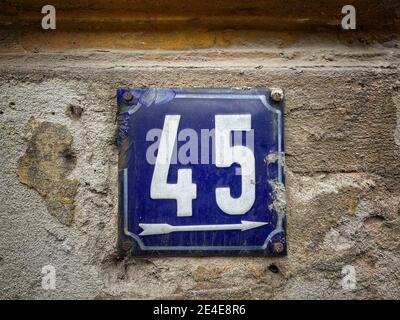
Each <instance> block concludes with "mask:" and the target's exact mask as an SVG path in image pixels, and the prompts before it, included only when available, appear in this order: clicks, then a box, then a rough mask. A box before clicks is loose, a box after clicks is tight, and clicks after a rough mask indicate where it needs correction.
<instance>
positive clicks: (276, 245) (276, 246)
mask: <svg viewBox="0 0 400 320" xmlns="http://www.w3.org/2000/svg"><path fill="white" fill-rule="evenodd" d="M272 247H273V249H274V252H275V253H281V252H282V251H283V250H284V248H285V247H284V246H283V243H281V242H274V244H273V246H272Z"/></svg>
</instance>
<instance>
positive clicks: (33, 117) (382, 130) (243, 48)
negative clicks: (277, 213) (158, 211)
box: [0, 0, 400, 299]
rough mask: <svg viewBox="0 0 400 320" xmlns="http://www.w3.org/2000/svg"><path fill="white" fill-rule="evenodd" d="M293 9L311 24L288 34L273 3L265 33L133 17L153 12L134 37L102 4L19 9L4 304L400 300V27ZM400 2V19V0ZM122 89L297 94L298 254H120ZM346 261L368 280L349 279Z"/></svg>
mask: <svg viewBox="0 0 400 320" xmlns="http://www.w3.org/2000/svg"><path fill="white" fill-rule="evenodd" d="M89 2H90V1H89ZM121 2H123V3H125V4H126V3H127V1H123V0H118V1H117V0H116V1H111V2H107V1H100V2H99V3H101V4H103V7H101V6H100V7H101V8H103V9H102V10H105V11H107V10H108V9H112V8H113V3H114V5H115V3H121ZM128 2H129V1H128ZM228 2H229V3H231V1H227V2H225V3H228ZM270 2H271V3H272V4H275V5H276V6H277V3H278V2H276V1H270ZM289 2H290V3H292V4H295V5H294V8H298V9H301V8H302V6H301V4H300V2H299V1H289ZM5 3H6V4H7V6H8V7H7V8H8V9H7V10H9V11H4V12H6V13H5V14H4V15H3V16H2V17H4V16H7V15H9V16H13V17H16V16H15V12H17V11H18V10H17V9H18V8H19V9H21V5H20V2H16V3H17V8H15V7H13V5H12V3H11V2H10V1H7V2H5ZM28 3H30V4H31V5H32V6H30V7H29V8H30V9H31V10H32V11H34V9H35V8H36V7H35V5H37V4H38V3H39V2H38V1H36V0H32V1H28ZM74 3H78V2H74ZM106 3H110V6H111V7H109V8H108V7H107V6H106ZM149 3H150V4H149V5H154V6H155V3H156V2H154V3H153V2H151V1H150V2H149ZM173 3H174V5H175V6H177V2H173ZM179 3H181V1H179ZM193 3H194V2H192V4H193ZM254 3H255V5H254V6H255V7H257V5H258V4H259V1H255V2H254ZM257 3H258V4H257ZM279 3H281V2H280V1H279ZM290 3H289V4H288V5H286V6H285V10H286V11H284V12H285V14H284V16H285V19H286V21H289V20H290V19H292V23H293V24H291V25H289V27H290V28H289V29H293V30H298V31H299V33H297V32H288V31H287V30H284V28H280V30H279V34H276V33H274V32H273V31H272V30H271V29H273V28H272V27H271V26H272V25H273V22H272V21H273V19H272V18H273V16H274V15H273V14H270V13H268V19H270V20H268V21H269V22H268V23H267V24H266V26H267V27H265V28H264V27H262V26H263V25H262V23H261V22H260V21H263V20H262V19H261V18H260V19H261V20H260V21H259V22H257V23H260V24H259V25H257V23H255V22H249V21H247V20H245V21H243V23H249V24H250V25H251V26H253V27H254V28H253V30H252V31H251V30H250V31H248V30H242V29H241V28H238V29H237V30H232V29H229V28H227V29H226V28H225V27H224V26H226V25H224V24H223V23H221V26H219V27H217V26H216V29H209V30H208V29H207V30H205V31H204V30H203V31H204V32H203V31H202V32H203V33H201V32H200V33H198V32H196V29H195V28H194V29H193V30H187V31H186V30H181V31H176V30H175V31H174V32H172V31H171V30H169V29H168V28H167V29H165V27H159V28H161V29H160V30H161V31H162V32H161V31H160V30H159V31H160V32H161V34H162V37H161V38H160V37H159V34H158V33H156V32H155V30H154V29H152V28H148V29H146V30H136V29H135V28H134V27H133V26H134V23H133V22H134V21H136V20H135V19H137V18H138V17H140V15H139V14H138V15H136V16H134V17H133V18H132V17H131V18H130V19H131V20H129V21H130V22H131V23H132V24H131V26H132V28H133V29H132V30H130V29H129V30H126V33H124V32H125V31H123V30H121V29H120V28H122V27H123V24H121V23H119V22H118V23H119V24H118V23H117V22H115V23H117V24H116V29H112V28H110V25H111V26H112V25H113V23H112V21H111V22H109V27H108V29H107V28H106V27H104V29H102V30H99V31H98V32H93V30H90V29H91V28H90V27H88V26H90V23H89V22H90V17H91V16H93V17H94V18H93V19H94V20H93V21H97V20H96V19H99V16H101V12H97V11H96V12H94V13H91V12H86V14H87V15H84V14H82V17H81V18H82V19H83V22H82V23H83V24H82V28H83V29H82V30H79V28H77V29H73V28H72V27H70V28H72V29H69V28H65V29H63V28H62V24H60V30H57V31H54V30H52V31H50V32H52V33H51V35H46V34H43V33H42V31H40V30H37V29H34V30H32V32H28V31H27V29H29V26H30V24H32V25H33V24H34V23H35V20H34V18H32V17H31V18H29V17H26V16H23V15H19V16H18V15H17V16H18V17H19V18H18V19H19V20H20V21H22V22H23V23H27V25H24V24H23V23H22V26H21V28H17V27H15V28H13V27H8V29H5V31H4V30H2V31H1V32H0V43H1V45H2V46H1V50H0V51H1V52H2V53H1V54H0V75H1V77H0V145H1V147H0V298H6V299H11V298H34V299H36V298H49V299H53V298H69V299H72V298H104V299H116V298H168V299H169V298H194V299H197V298H221V299H234V298H238V299H242V298H249V299H279V298H306V299H311V298H317V299H319V298H326V299H344V298H357V299H365V298H374V299H380V298H396V299H400V240H399V239H400V160H399V156H400V142H399V141H400V93H399V88H400V73H399V62H400V51H399V41H398V34H397V38H396V37H394V36H393V33H395V32H394V30H398V29H396V28H397V27H398V26H397V25H396V24H395V23H394V24H393V25H396V26H397V27H396V28H394V27H393V28H392V29H391V30H387V29H386V28H387V25H386V24H385V23H380V22H377V21H378V20H379V17H378V18H376V20H373V19H372V17H373V14H372V13H371V12H370V11H368V14H367V15H364V18H363V19H365V17H371V19H372V20H371V19H366V20H364V26H365V29H366V30H364V31H363V32H364V33H360V34H359V33H351V34H344V33H343V32H341V31H337V32H336V31H332V29H334V28H337V27H336V23H337V20H338V19H339V17H340V14H339V15H338V16H334V19H333V20H329V19H328V22H326V21H325V20H324V22H318V17H319V16H320V13H315V14H313V15H311V13H312V12H314V11H313V8H312V7H311V8H308V9H307V10H308V13H307V10H305V13H304V17H307V16H310V15H311V16H310V20H309V22H304V21H303V22H304V23H305V24H304V23H303V22H302V20H301V19H300V18H301V17H300V18H299V20H296V19H294V20H293V17H294V14H295V12H294V11H293V12H292V11H291V10H290ZM322 3H324V4H325V5H329V3H332V2H331V1H322ZM357 3H359V4H360V5H361V2H357ZM366 3H368V1H367V2H366ZM65 4H66V5H65V8H64V9H65V10H66V12H67V13H68V7H69V6H72V7H73V5H72V2H71V1H65ZM60 5H61V4H60ZM104 6H105V7H104ZM367 7H368V6H367ZM383 7H384V6H380V9H382V8H383ZM10 8H11V9H10ZM92 8H94V9H96V8H97V7H96V6H95V7H92ZM101 8H100V9H101ZM114 8H115V7H114ZM157 8H158V7H157ZM188 8H190V5H189V7H188ZM188 8H186V9H187V10H189V9H188ZM329 8H330V9H329V10H333V9H332V7H329ZM388 8H389V9H388V10H387V11H386V13H388V15H389V16H390V17H389V16H387V17H388V19H389V18H390V19H391V18H393V17H392V16H391V15H394V16H396V17H397V18H393V19H397V20H395V21H396V23H397V24H398V14H399V12H400V11H398V6H397V9H396V6H395V1H388ZM73 9H74V8H73ZM100 9H99V10H100ZM147 9H149V8H146V7H143V8H141V10H142V11H143V12H146V10H147ZM242 9H243V10H244V11H241V14H245V13H246V11H245V8H242ZM247 9H248V10H250V9H251V8H247ZM256 9H257V8H255V9H254V8H253V9H251V10H256ZM13 10H14V11H13ZM15 10H17V11H15ZM75 10H78V11H79V8H75ZM118 10H120V9H118ZM157 10H158V11H157ZM157 10H155V12H156V13H157V12H158V13H159V12H160V11H162V7H160V8H158V9H157ZM171 10H172V9H171ZM193 10H194V11H193V12H195V8H193ZM232 10H234V8H233V9H232ZM251 10H250V11H249V12H247V13H246V14H250V15H251V14H252V11H251ZM319 10H320V11H321V10H322V9H319ZM329 10H328V11H326V12H325V15H326V16H329V14H327V12H329ZM78 11H77V12H78ZM189 11H190V10H189ZM322 11H323V10H322ZM118 12H119V13H118V14H122V12H120V11H118ZM266 12H268V11H266ZM316 12H318V11H316ZM335 12H336V11H335ZM167 13H168V12H167ZM167 13H164V14H167ZM339 13H340V10H339ZM389 13H390V14H389ZM13 14H14V15H13ZM72 16H73V15H72ZM167 16H168V14H167ZM190 16H191V14H189V17H190ZM204 16H207V11H205V12H202V17H204ZM227 16H228V17H229V14H227ZM61 17H62V15H61ZM68 17H69V16H68V15H65V16H64V18H63V19H65V20H64V21H67V22H68ZM96 17H97V18H96ZM116 17H121V16H118V15H116ZM0 18H1V17H0ZM175 18H176V17H175ZM18 19H17V20H18ZM210 19H211V18H210ZM271 19H272V20H271ZM390 19H389V20H385V21H389V22H390V21H394V20H390ZM117 20H118V19H117ZM150 20H151V19H150ZM172 20H173V19H172ZM322 20H323V19H322ZM61 21H63V20H61ZM129 21H128V22H129ZM132 21H133V22H132ZM173 21H176V20H173ZM190 21H192V22H191V23H190ZM196 21H197V23H200V24H201V21H202V20H201V19H200V20H196V19H194V20H190V19H189V20H188V21H187V23H188V24H189V25H191V26H192V25H193V24H194V25H196ZM199 21H200V22H199ZM332 21H333V22H332ZM361 21H363V20H361ZM365 21H367V22H365ZM379 21H380V20H379ZM14 22H15V21H14ZM75 22H77V21H75ZM71 23H72V22H71ZM158 23H161V22H160V21H158ZM169 23H170V24H171V22H169ZM207 23H209V22H207ZM207 23H205V24H207ZM374 23H377V24H376V26H377V30H376V33H375V32H374ZM379 23H380V24H379ZM172 24H173V23H172ZM389 24H390V23H389ZM67 25H68V24H67ZM319 25H322V26H323V28H322V29H321V30H319V31H320V32H319V33H311V32H308V30H309V28H313V27H315V26H319ZM153 27H154V26H153ZM157 28H158V27H157ZM157 28H156V29H157ZM163 28H164V29H163ZM177 29H179V28H177ZM183 29H184V28H183ZM335 30H336V29H335ZM328 31H329V32H328ZM56 32H60V33H56ZM326 32H328V34H327V33H326ZM382 33H383V34H384V36H382ZM89 35H91V36H89ZM203 35H204V37H205V38H203ZM102 39H104V41H103V40H102ZM143 39H144V40H143ZM171 39H172V40H171ZM204 39H206V40H204ZM140 40H143V41H144V42H143V43H142V42H141V41H140ZM203 40H204V41H203ZM222 40H224V41H222ZM74 41H75V42H74ZM202 43H204V45H201V44H202ZM199 47H200V48H207V49H203V50H197V49H196V48H199ZM71 48H72V49H75V48H76V49H79V50H70V49H71ZM160 48H161V49H164V50H159V49H160ZM170 48H173V49H180V50H177V51H168V50H167V49H170ZM183 48H185V49H186V50H181V49H183ZM67 49H68V50H67ZM115 49H118V50H115ZM120 49H126V50H120ZM142 49H152V50H142ZM122 86H130V87H141V86H158V87H177V86H182V87H250V86H260V87H264V86H267V87H278V88H283V89H284V91H285V104H286V107H285V118H284V121H285V145H286V153H285V161H286V197H285V201H286V205H287V210H286V214H287V223H288V226H287V228H288V229H287V230H288V239H287V241H288V255H287V256H286V257H283V258H260V257H212V258H209V257H203V258H194V257H184V258H178V257H167V258H166V257H164V258H156V257H152V258H140V259H139V258H133V257H126V258H124V259H119V258H118V257H117V254H116V249H117V220H118V189H117V168H118V166H117V163H118V156H117V154H118V150H117V147H116V146H115V132H116V118H115V113H116V102H115V94H116V88H117V87H122ZM275 160H276V159H275V158H274V156H273V155H272V156H271V157H270V158H268V159H266V161H275ZM66 187H68V188H69V189H68V188H67V189H68V192H66V190H65V188H66ZM277 189H279V190H282V187H281V186H277ZM280 196H281V200H282V199H283V198H282V197H283V195H282V194H281V193H280ZM45 265H52V266H54V267H55V268H56V275H57V280H56V289H55V290H44V289H42V286H41V281H42V276H43V275H42V274H41V270H42V267H43V266H45ZM345 266H353V267H354V268H355V271H356V281H357V282H356V288H355V289H353V290H350V289H344V288H343V287H342V284H341V281H342V280H343V277H344V276H345V275H344V274H342V270H343V268H344V267H345Z"/></svg>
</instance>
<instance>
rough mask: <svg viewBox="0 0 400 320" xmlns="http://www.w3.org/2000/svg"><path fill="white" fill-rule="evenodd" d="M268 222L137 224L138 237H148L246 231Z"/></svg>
mask: <svg viewBox="0 0 400 320" xmlns="http://www.w3.org/2000/svg"><path fill="white" fill-rule="evenodd" d="M266 224H268V222H258V221H245V220H243V221H241V223H237V224H209V225H197V226H196V225H194V226H171V225H170V224H168V223H139V227H141V228H142V229H143V231H142V232H141V233H139V236H150V235H154V234H168V233H171V232H178V231H219V230H241V231H246V230H250V229H254V228H258V227H261V226H263V225H266Z"/></svg>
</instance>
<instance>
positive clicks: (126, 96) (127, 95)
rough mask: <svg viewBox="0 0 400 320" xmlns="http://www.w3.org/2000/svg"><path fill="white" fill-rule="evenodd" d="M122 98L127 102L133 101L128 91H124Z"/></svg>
mask: <svg viewBox="0 0 400 320" xmlns="http://www.w3.org/2000/svg"><path fill="white" fill-rule="evenodd" d="M122 98H123V99H124V100H125V101H126V102H129V101H131V100H132V99H133V95H132V93H130V91H125V92H124V94H123V95H122Z"/></svg>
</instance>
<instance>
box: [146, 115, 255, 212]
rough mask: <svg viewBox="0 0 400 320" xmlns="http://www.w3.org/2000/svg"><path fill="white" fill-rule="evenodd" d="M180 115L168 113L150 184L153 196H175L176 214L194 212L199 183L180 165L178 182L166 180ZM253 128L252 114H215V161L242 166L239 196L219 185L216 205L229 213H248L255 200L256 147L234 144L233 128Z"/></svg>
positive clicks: (247, 129)
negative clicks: (236, 196) (254, 148)
mask: <svg viewBox="0 0 400 320" xmlns="http://www.w3.org/2000/svg"><path fill="white" fill-rule="evenodd" d="M180 118H181V116H179V115H167V116H165V120H164V126H163V130H162V134H161V139H160V144H159V147H158V154H157V159H156V163H155V167H154V172H153V178H152V180H151V186H150V197H151V198H152V199H176V203H177V216H178V217H187V216H191V215H192V200H193V199H196V198H197V188H196V184H194V183H193V182H192V169H178V173H177V174H178V179H177V182H176V183H167V178H168V171H169V167H170V163H171V158H172V152H173V149H174V146H175V141H176V137H177V133H178V126H179V121H180ZM249 130H251V115H249V114H234V115H216V116H215V150H216V155H215V165H216V166H217V167H220V168H223V167H225V168H226V167H230V166H231V165H232V164H233V163H237V164H239V165H240V166H241V176H242V191H241V195H240V197H238V198H233V197H232V196H231V191H230V188H229V187H217V188H216V189H215V197H216V202H217V205H218V206H219V207H220V209H221V210H222V211H224V212H225V213H227V214H231V215H237V214H245V213H246V212H247V211H249V210H250V208H251V207H252V206H253V204H254V201H255V184H254V181H255V159H254V153H253V151H252V150H251V149H250V148H248V147H245V146H232V145H231V142H230V141H231V132H233V131H249Z"/></svg>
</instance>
